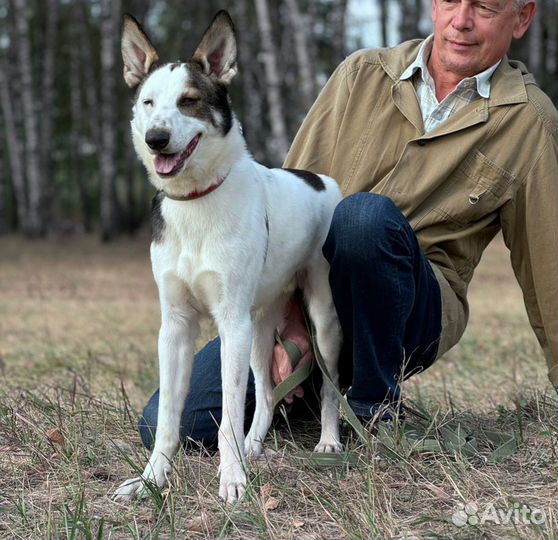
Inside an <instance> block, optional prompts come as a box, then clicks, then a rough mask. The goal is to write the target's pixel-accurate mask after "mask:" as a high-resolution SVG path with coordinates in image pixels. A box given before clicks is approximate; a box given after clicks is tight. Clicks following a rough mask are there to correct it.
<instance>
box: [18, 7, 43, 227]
mask: <svg viewBox="0 0 558 540" xmlns="http://www.w3.org/2000/svg"><path fill="white" fill-rule="evenodd" d="M13 7H14V16H15V21H16V27H17V43H16V44H15V47H16V50H17V52H18V63H19V69H20V74H21V101H22V106H23V118H24V130H25V165H26V173H27V188H28V193H29V208H28V213H27V219H26V221H25V223H24V229H25V232H26V234H28V235H29V236H44V234H45V233H46V227H45V220H44V214H43V211H44V208H43V202H44V193H43V186H44V182H43V178H42V176H41V171H40V168H39V167H40V162H39V160H40V152H39V150H40V148H39V130H38V122H37V118H38V115H37V111H36V110H35V97H34V90H33V74H32V65H33V64H32V61H31V36H30V32H29V21H28V11H29V5H28V3H27V0H13Z"/></svg>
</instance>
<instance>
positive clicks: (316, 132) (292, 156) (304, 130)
mask: <svg viewBox="0 0 558 540" xmlns="http://www.w3.org/2000/svg"><path fill="white" fill-rule="evenodd" d="M350 59H351V57H349V58H347V59H346V60H345V61H344V62H342V63H341V64H340V65H339V66H338V67H337V69H336V70H335V71H334V72H333V74H332V76H331V77H330V79H329V80H328V82H327V83H326V85H325V86H324V88H323V89H322V91H321V92H320V94H319V96H318V97H317V99H316V101H315V102H314V104H313V105H312V107H311V108H310V111H309V112H308V114H307V116H306V118H305V119H304V122H303V123H302V126H301V127H300V129H299V130H298V133H297V134H296V137H295V139H294V141H293V144H292V146H291V148H290V150H289V152H288V154H287V157H286V158H285V163H284V166H285V167H290V168H295V169H305V170H310V171H312V172H314V173H317V174H326V175H329V174H330V172H329V171H330V167H331V163H332V159H333V155H334V152H335V146H336V144H337V137H338V134H339V128H340V126H341V123H342V120H343V115H344V113H345V108H346V106H347V102H348V99H349V94H350V89H349V81H348V80H347V76H348V75H347V73H348V70H349V69H348V67H347V64H348V63H349V61H350Z"/></svg>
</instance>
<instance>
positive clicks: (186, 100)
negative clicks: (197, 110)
mask: <svg viewBox="0 0 558 540" xmlns="http://www.w3.org/2000/svg"><path fill="white" fill-rule="evenodd" d="M198 101H199V98H197V97H192V96H182V97H181V98H179V100H178V106H179V107H187V106H188V105H194V104H195V103H197V102H198Z"/></svg>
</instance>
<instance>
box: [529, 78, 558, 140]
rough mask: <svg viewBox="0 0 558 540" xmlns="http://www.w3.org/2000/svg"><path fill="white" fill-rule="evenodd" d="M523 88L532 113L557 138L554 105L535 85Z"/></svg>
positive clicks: (556, 112) (557, 121) (557, 114)
mask: <svg viewBox="0 0 558 540" xmlns="http://www.w3.org/2000/svg"><path fill="white" fill-rule="evenodd" d="M525 88H526V90H527V97H528V99H529V104H530V105H531V107H532V109H533V112H534V113H535V114H536V115H537V117H538V118H539V120H540V121H541V122H542V123H543V124H544V126H545V127H546V129H548V130H549V131H550V132H551V134H552V135H553V136H554V137H555V138H556V137H557V136H558V110H557V109H556V107H555V105H554V103H552V100H551V99H550V98H549V97H548V95H547V94H546V93H545V92H544V91H543V90H542V89H541V88H539V86H537V85H536V84H527V85H526V86H525Z"/></svg>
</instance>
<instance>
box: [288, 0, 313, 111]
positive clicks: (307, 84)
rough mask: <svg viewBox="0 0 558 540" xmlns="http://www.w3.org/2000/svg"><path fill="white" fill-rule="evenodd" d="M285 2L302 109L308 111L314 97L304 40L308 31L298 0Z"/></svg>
mask: <svg viewBox="0 0 558 540" xmlns="http://www.w3.org/2000/svg"><path fill="white" fill-rule="evenodd" d="M286 4H287V9H288V12H289V20H290V22H291V26H292V31H293V40H294V49H295V54H296V64H297V68H298V75H299V77H300V83H301V84H300V90H301V94H302V95H301V97H302V102H303V106H304V110H305V111H308V110H309V109H310V107H311V106H312V103H313V102H314V98H315V97H316V92H315V84H314V81H315V77H314V70H313V69H312V63H311V62H310V55H309V49H308V43H307V41H306V34H307V33H308V32H307V29H306V28H305V27H304V19H303V18H302V15H301V13H300V9H299V7H298V0H286Z"/></svg>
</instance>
